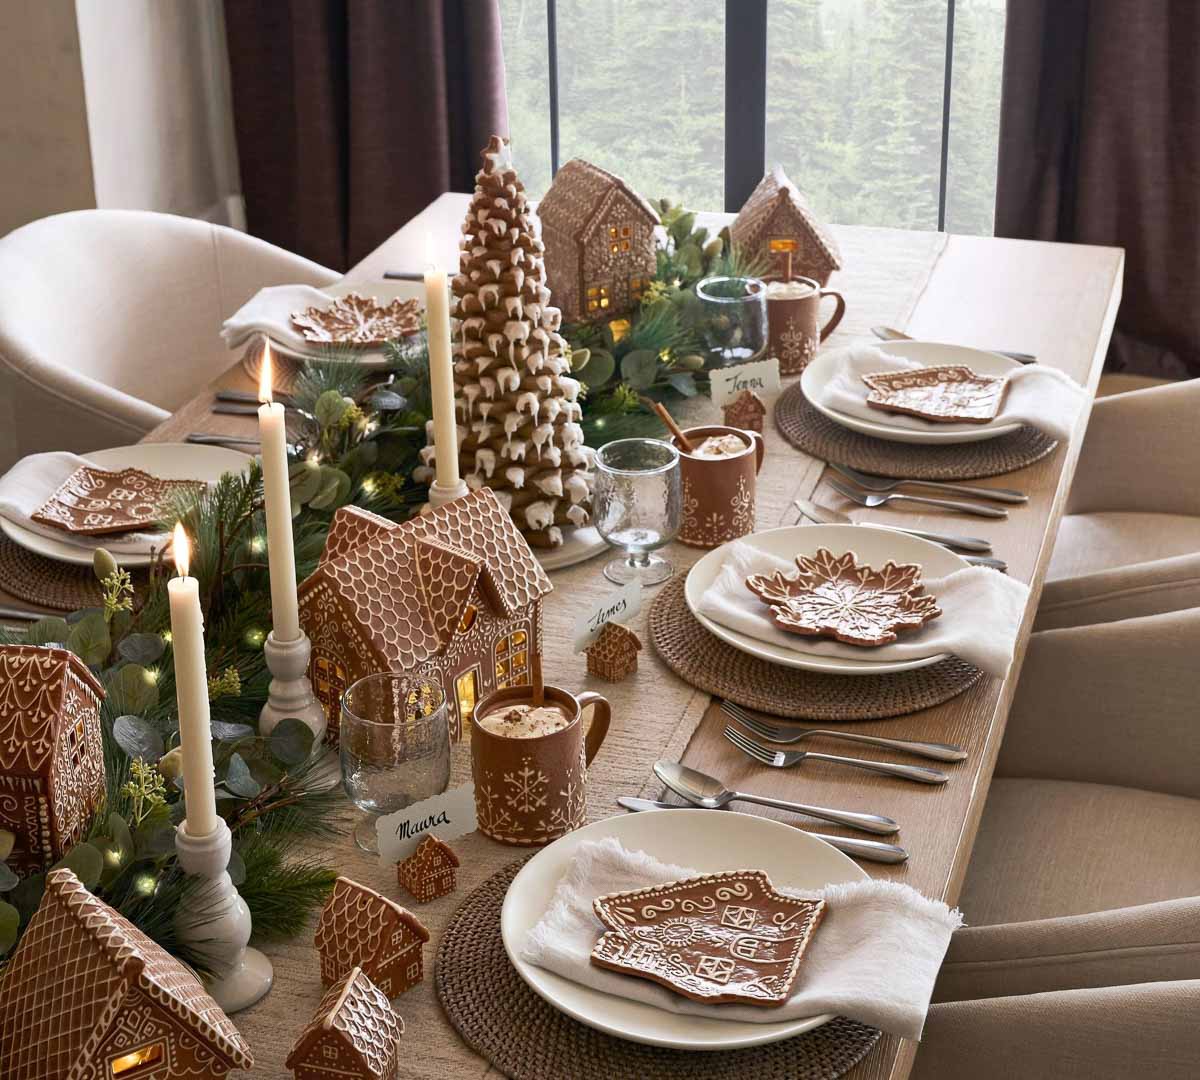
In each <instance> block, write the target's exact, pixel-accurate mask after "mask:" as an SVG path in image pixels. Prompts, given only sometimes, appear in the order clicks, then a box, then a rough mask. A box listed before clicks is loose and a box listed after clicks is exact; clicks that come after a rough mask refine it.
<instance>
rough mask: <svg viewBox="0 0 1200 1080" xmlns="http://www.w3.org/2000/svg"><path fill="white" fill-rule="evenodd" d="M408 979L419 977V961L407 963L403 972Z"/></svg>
mask: <svg viewBox="0 0 1200 1080" xmlns="http://www.w3.org/2000/svg"><path fill="white" fill-rule="evenodd" d="M404 974H405V975H407V976H408V978H409V979H419V978H420V977H421V965H420V964H419V963H415V962H414V963H411V964H409V965H408V970H407V971H406V972H405V973H404Z"/></svg>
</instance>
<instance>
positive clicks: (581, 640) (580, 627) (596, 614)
mask: <svg viewBox="0 0 1200 1080" xmlns="http://www.w3.org/2000/svg"><path fill="white" fill-rule="evenodd" d="M641 610H642V586H641V583H640V582H637V581H631V582H630V583H629V584H628V585H625V586H622V587H621V588H620V589H618V590H617V591H616V592H612V593H608V594H607V595H606V596H602V597H601V598H600V599H599V600H597V601H596V602H595V603H594V604H593V605H592V606H591V607H590V608H588V609H587V610H586V611H585V612H584V613H583V614H582V615H580V616H579V618H578V619H576V620H575V634H574V648H575V651H576V652H583V650H584V649H586V648H587V647H588V646H589V645H590V644H591V643H592V642H593V641H595V640H596V638H598V637H599V636H600V631H601V630H603V629H604V624H605V623H607V622H625V621H626V620H628V619H632V618H633V616H634V615H636V614H637V613H638V612H639V611H641Z"/></svg>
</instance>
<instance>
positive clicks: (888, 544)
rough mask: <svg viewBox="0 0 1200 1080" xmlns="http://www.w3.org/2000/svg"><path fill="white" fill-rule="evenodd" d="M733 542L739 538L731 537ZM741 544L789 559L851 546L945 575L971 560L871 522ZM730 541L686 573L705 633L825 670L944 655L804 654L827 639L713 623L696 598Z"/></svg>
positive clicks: (866, 670) (904, 666) (753, 652)
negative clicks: (786, 638) (791, 641)
mask: <svg viewBox="0 0 1200 1080" xmlns="http://www.w3.org/2000/svg"><path fill="white" fill-rule="evenodd" d="M734 542H735V543H736V542H737V541H734ZM741 542H742V543H746V544H751V545H753V546H754V547H756V548H759V549H761V550H763V551H766V552H768V553H770V554H771V555H775V556H777V557H778V558H781V559H786V560H787V561H788V562H791V561H792V560H794V559H795V558H796V556H797V555H813V554H815V553H816V551H817V549H818V548H826V549H827V550H829V551H832V552H833V553H834V555H844V554H845V553H846V552H847V551H853V552H854V553H855V555H857V556H858V561H859V562H860V563H866V564H868V565H870V566H874V567H881V566H883V564H884V563H885V562H887V561H888V560H889V559H891V560H892V561H893V562H896V563H918V564H919V565H920V567H921V576H922V577H923V578H937V577H945V576H946V575H947V574H953V573H954V572H955V571H956V570H961V569H963V568H964V567H965V566H968V565H969V564H968V563H967V562H966V561H964V560H963V559H962V558H961V557H960V556H958V555H955V554H954V552H952V551H948V550H947V549H946V548H944V547H942V546H940V545H939V544H934V543H932V542H931V541H929V540H921V539H920V538H918V537H916V536H909V535H907V534H906V533H900V532H896V531H895V530H894V529H886V528H882V527H880V528H876V527H873V526H871V525H789V526H786V527H784V528H782V529H767V530H766V531H764V532H757V533H754V534H753V535H751V536H745V537H742V540H741ZM726 547H728V545H722V546H721V547H719V548H714V549H713V550H712V551H710V552H709V553H708V554H707V555H705V556H704V558H702V559H701V560H700V561H699V562H698V563H696V564H695V565H694V566H693V567H692V569H691V570H690V571H689V572H688V576H687V582H686V584H685V587H684V595H685V597H686V599H687V605H688V608H689V609H690V610H691V612H692V614H693V615H694V616H695V617H696V618H697V619H698V620H699V622H700V624H701V625H702V626H703V627H704V628H705V629H706V630H708V631H709V632H711V633H713V634H716V636H717V637H719V638H720V639H721V640H722V641H725V642H728V643H729V644H730V645H732V646H733V647H734V648H735V649H740V650H741V651H742V652H744V653H748V654H749V655H750V656H757V657H758V658H759V659H761V660H767V661H769V662H770V663H772V664H782V665H783V666H784V667H794V668H803V669H805V670H806V671H822V672H825V673H826V674H829V675H886V674H890V673H892V672H896V671H912V670H913V669H914V668H921V667H927V666H928V665H930V664H936V663H937V662H938V661H939V660H944V659H945V658H946V653H932V654H930V655H929V656H923V657H920V658H918V659H915V660H872V659H870V654H871V651H872V650H871V649H869V648H865V647H864V648H862V649H860V650H858V651H860V652H861V653H862V654H863V659H862V660H851V659H847V658H843V657H840V656H823V655H820V654H818V653H806V652H805V651H804V646H805V643H806V642H809V641H811V642H813V643H814V644H815V643H816V642H818V641H828V640H829V639H828V638H805V637H802V636H801V635H799V634H796V635H793V636H794V637H795V646H794V647H793V648H790V649H787V648H783V647H781V646H779V645H775V644H772V643H771V642H769V641H760V640H759V639H758V638H753V637H750V636H749V635H748V634H743V633H740V632H739V631H737V630H731V629H729V628H728V627H726V626H722V625H721V624H720V623H718V622H714V621H713V620H712V619H710V618H709V617H708V616H707V615H704V614H702V613H701V612H700V599H701V597H702V596H703V595H704V593H705V591H706V590H707V589H708V588H710V587H711V586H712V584H713V582H714V581H715V580H716V578H717V575H718V574H719V573H720V572H721V567H722V565H723V564H724V562H725V555H724V552H725V549H726Z"/></svg>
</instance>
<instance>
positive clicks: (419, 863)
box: [396, 833, 459, 904]
mask: <svg viewBox="0 0 1200 1080" xmlns="http://www.w3.org/2000/svg"><path fill="white" fill-rule="evenodd" d="M458 865H459V864H458V856H457V855H455V854H454V849H453V848H451V847H450V845H449V844H447V843H446V842H445V841H444V840H439V839H438V838H437V837H436V836H434V835H433V833H426V834H425V835H424V836H423V837H421V842H420V843H419V844H418V845H417V850H416V851H414V852H413V853H412V854H411V855H410V856H409V857H408V858H407V859H402V860H401V861H400V863H399V864H398V865H397V867H396V876H397V878H398V879H399V881H400V885H401V886H402V887H403V888H405V889H407V890H408V891H409V892H410V893H412V895H413V899H414V900H416V901H417V902H418V903H420V904H428V903H429V901H430V900H436V899H437V898H438V897H439V896H445V895H446V894H447V893H452V892H454V889H455V886H456V885H457V879H458Z"/></svg>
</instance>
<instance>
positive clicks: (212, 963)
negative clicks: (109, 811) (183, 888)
mask: <svg viewBox="0 0 1200 1080" xmlns="http://www.w3.org/2000/svg"><path fill="white" fill-rule="evenodd" d="M175 850H176V852H177V853H178V855H179V865H180V866H181V867H183V870H184V872H185V873H187V874H188V875H190V876H192V877H197V878H203V879H205V880H203V881H200V882H196V883H194V888H192V889H191V890H189V891H188V893H187V894H186V895H185V896H184V898H183V900H182V901H181V902H180V904H179V908H178V910H177V911H176V913H175V930H176V933H177V934H178V935H179V940H180V941H182V942H184V943H185V944H187V945H190V946H191V947H192V949H193V950H194V951H195V952H196V953H197V954H198V955H199V956H201V957H203V958H204V961H205V963H206V965H207V967H208V968H209V971H210V974H209V975H208V976H207V977H206V978H205V979H204V985H205V988H206V989H207V990H208V992H209V993H210V994H211V995H212V996H213V999H214V1000H215V1001H216V1003H217V1004H218V1005H220V1006H221V1008H222V1009H224V1010H225V1012H227V1013H235V1012H238V1011H239V1010H241V1009H245V1008H247V1007H249V1006H250V1005H253V1004H254V1003H255V1002H256V1001H258V1000H259V998H261V997H262V996H263V995H264V994H265V993H266V992H267V991H268V990H270V989H271V982H272V981H273V979H274V977H275V973H274V970H273V969H272V967H271V961H270V960H268V959H267V958H266V957H265V956H264V955H263V954H262V953H261V952H259V951H258V950H257V949H248V948H247V947H246V943H247V942H248V941H249V940H250V911H249V909H248V908H247V907H246V902H245V901H244V900H243V899H242V898H241V896H239V895H238V891H237V889H236V888H234V885H233V881H232V880H231V879H230V877H229V870H228V867H229V854H230V851H231V850H232V836H231V834H230V832H229V826H228V825H226V824H225V822H224V821H218V822H217V827H216V828H215V829H214V830H213V831H212V832H211V833H209V834H208V835H207V836H192V835H191V834H190V833H189V832H188V831H187V822H186V821H184V822H183V824H181V825H180V826H179V827H178V828H177V829H176V830H175Z"/></svg>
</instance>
